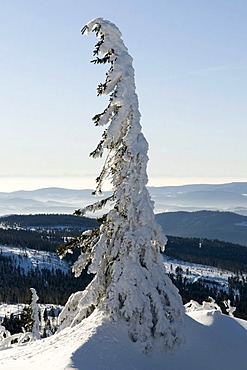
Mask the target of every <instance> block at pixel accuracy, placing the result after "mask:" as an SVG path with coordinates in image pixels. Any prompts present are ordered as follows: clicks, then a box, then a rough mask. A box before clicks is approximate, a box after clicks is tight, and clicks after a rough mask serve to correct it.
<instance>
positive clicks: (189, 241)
mask: <svg viewBox="0 0 247 370" xmlns="http://www.w3.org/2000/svg"><path fill="white" fill-rule="evenodd" d="M165 254H166V255H168V256H170V257H173V258H177V259H181V260H183V261H188V262H192V263H199V264H204V265H209V266H215V267H218V268H221V269H226V270H230V271H233V272H236V273H237V272H247V247H244V246H241V245H238V244H232V243H227V242H222V241H219V240H208V239H199V238H182V237H176V236H168V243H167V245H166V251H165Z"/></svg>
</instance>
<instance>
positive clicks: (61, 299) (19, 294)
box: [0, 254, 92, 305]
mask: <svg viewBox="0 0 247 370" xmlns="http://www.w3.org/2000/svg"><path fill="white" fill-rule="evenodd" d="M91 278H92V276H91V275H88V274H87V273H86V272H84V273H83V274H82V275H81V276H80V277H78V278H75V277H74V275H73V274H72V272H71V271H69V272H68V273H67V274H65V273H64V272H63V271H62V270H54V269H51V270H49V269H46V268H45V269H39V268H38V267H37V268H35V269H29V270H28V271H25V270H24V269H23V268H21V267H20V266H18V264H16V260H15V259H14V258H11V257H9V256H4V255H2V254H0V302H5V303H19V302H21V303H28V302H29V301H30V288H31V287H32V288H35V289H36V291H37V292H38V295H39V302H40V303H53V304H60V305H63V304H65V302H66V301H67V299H68V298H69V296H70V294H71V293H74V292H76V291H78V290H83V289H85V287H86V286H87V284H88V283H89V281H90V280H91Z"/></svg>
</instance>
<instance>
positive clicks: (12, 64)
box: [0, 0, 247, 191]
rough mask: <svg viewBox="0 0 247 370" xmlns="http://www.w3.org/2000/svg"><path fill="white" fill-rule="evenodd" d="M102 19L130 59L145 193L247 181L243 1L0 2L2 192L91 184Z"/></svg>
mask: <svg viewBox="0 0 247 370" xmlns="http://www.w3.org/2000/svg"><path fill="white" fill-rule="evenodd" d="M97 17H103V18H106V19H109V20H110V21H112V22H113V23H115V24H116V25H117V26H118V27H119V28H120V30H121V32H122V35H123V36H122V38H123V40H124V43H125V44H126V46H127V47H128V49H129V52H130V54H131V56H132V57H133V59H134V68H135V75H136V88H137V94H138V97H139V104H140V111H141V115H142V118H141V124H142V127H143V133H144V135H145V137H146V139H147V141H148V143H149V148H150V149H149V158H150V160H149V165H148V175H149V185H153V186H162V185H164V186H165V185H178V184H188V183H223V182H232V181H247V174H246V158H247V145H246V137H247V124H246V122H247V104H246V102H247V89H246V86H247V47H246V46H247V23H246V19H247V2H246V1H245V0H234V1H233V0H214V1H213V0H163V1H158V0H153V1H147V0H135V1H133V0H125V1H118V0H104V1H102V0H101V1H98V0H90V1H84V0H71V1H65V0H43V1H37V0H1V1H0V33H1V40H0V129H1V135H0V137H1V145H0V191H12V190H19V189H27V190H28V189H37V188H41V187H49V186H60V187H68V188H88V187H90V188H94V179H95V177H97V175H98V174H99V172H100V169H101V167H102V164H103V163H102V162H101V161H100V160H96V159H92V158H89V153H90V152H91V151H92V150H94V149H95V147H96V145H97V143H98V141H99V139H100V137H101V134H102V132H101V129H100V128H98V127H94V125H93V123H92V121H91V118H92V117H93V116H94V115H95V114H96V113H100V112H101V111H103V110H104V108H105V107H106V105H107V101H108V100H107V97H97V94H96V88H97V85H98V83H100V82H103V81H104V79H105V72H106V70H107V68H105V67H101V66H95V65H93V64H91V63H90V60H91V59H92V51H93V48H94V44H95V42H96V39H95V35H89V36H81V34H80V30H81V28H82V27H83V26H84V25H85V24H86V23H87V22H88V21H90V20H91V19H93V18H97Z"/></svg>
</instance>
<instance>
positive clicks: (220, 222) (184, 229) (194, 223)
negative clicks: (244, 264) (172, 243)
mask: <svg viewBox="0 0 247 370" xmlns="http://www.w3.org/2000/svg"><path fill="white" fill-rule="evenodd" d="M156 220H157V221H158V222H159V224H160V225H161V227H162V229H163V231H164V233H165V234H168V235H174V236H182V237H196V238H207V239H218V240H222V241H226V242H230V243H237V244H242V245H245V246H247V217H246V216H241V215H239V214H236V213H231V212H216V211H214V212H213V211H198V212H165V213H160V214H157V215H156Z"/></svg>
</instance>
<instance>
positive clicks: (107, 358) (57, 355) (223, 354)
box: [0, 308, 247, 370]
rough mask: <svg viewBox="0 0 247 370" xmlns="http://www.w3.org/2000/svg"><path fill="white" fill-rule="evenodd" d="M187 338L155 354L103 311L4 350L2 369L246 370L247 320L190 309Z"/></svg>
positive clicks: (184, 330) (207, 310) (185, 335)
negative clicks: (137, 342)
mask: <svg viewBox="0 0 247 370" xmlns="http://www.w3.org/2000/svg"><path fill="white" fill-rule="evenodd" d="M183 332H184V343H182V344H181V345H179V346H178V347H177V348H176V349H175V350H174V351H162V350H161V349H160V348H155V349H154V350H153V352H152V353H151V354H149V355H145V354H143V353H142V352H141V350H140V348H139V346H138V344H135V343H133V342H131V341H130V339H129V337H128V334H127V330H126V327H125V326H124V325H123V324H122V323H121V322H118V323H112V322H110V321H109V320H108V318H107V317H106V316H105V315H104V314H103V313H102V312H100V311H97V310H96V311H95V312H94V313H93V314H92V315H91V316H90V317H88V318H87V319H85V320H83V321H82V322H81V323H80V324H78V325H77V326H75V327H73V328H66V329H64V330H62V331H61V332H60V333H58V334H55V335H54V336H52V337H50V338H46V339H42V340H38V341H35V342H32V343H30V344H26V345H21V346H19V347H18V346H17V347H14V348H8V349H4V350H2V351H0V368H1V369H2V370H16V369H18V370H33V369H36V370H38V369H47V370H62V369H78V370H165V369H169V370H198V369H200V370H235V369H237V370H246V369H247V355H246V343H247V322H246V321H243V320H239V319H235V318H232V317H229V316H225V315H223V314H222V313H221V312H220V311H217V310H214V309H210V308H208V309H206V308H204V309H201V310H200V309H199V310H196V311H193V310H192V311H190V312H188V314H187V315H186V319H185V325H184V327H183Z"/></svg>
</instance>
